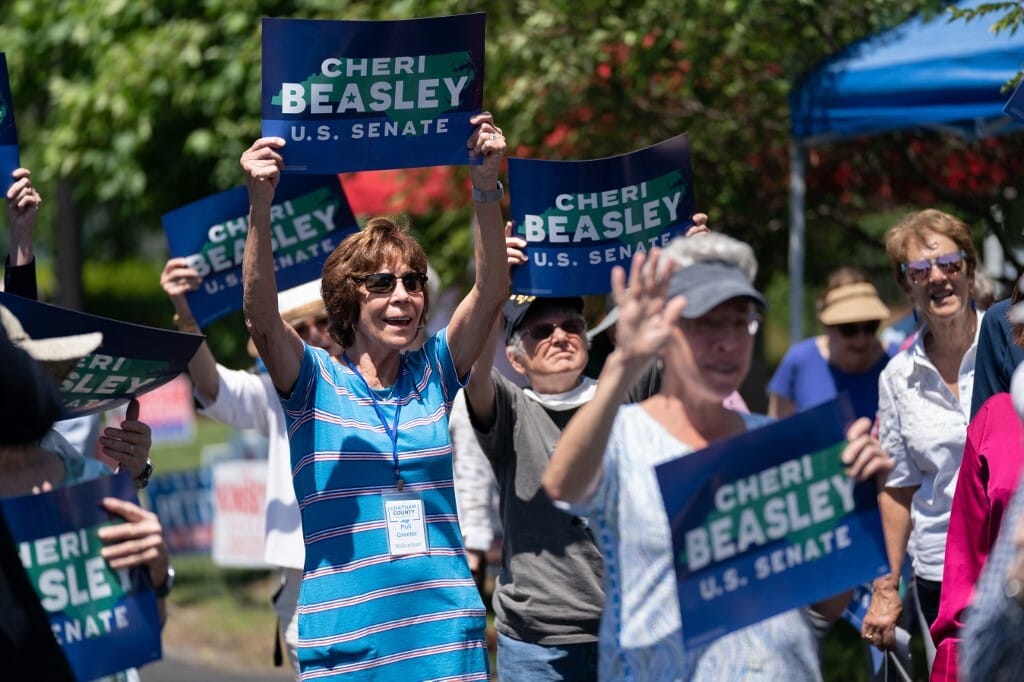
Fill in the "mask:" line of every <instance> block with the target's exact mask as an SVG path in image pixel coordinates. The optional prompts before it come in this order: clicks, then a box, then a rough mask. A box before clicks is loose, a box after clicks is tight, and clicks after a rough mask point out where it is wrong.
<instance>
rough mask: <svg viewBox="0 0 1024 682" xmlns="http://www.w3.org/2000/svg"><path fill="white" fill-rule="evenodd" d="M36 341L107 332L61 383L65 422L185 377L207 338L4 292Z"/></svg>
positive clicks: (4, 301) (1, 299)
mask: <svg viewBox="0 0 1024 682" xmlns="http://www.w3.org/2000/svg"><path fill="white" fill-rule="evenodd" d="M0 305H3V306H4V307H6V308H7V309H8V310H10V311H11V312H12V313H14V316H15V317H17V318H18V321H19V322H21V326H22V327H24V329H25V332H26V333H27V334H28V335H29V337H31V338H33V339H46V338H52V337H57V336H68V335H73V334H87V333H90V332H102V333H103V343H102V344H101V345H100V347H99V348H97V349H96V350H95V351H94V352H93V353H90V354H89V355H87V356H85V357H84V358H82V359H81V361H79V363H78V364H77V365H76V366H75V367H74V368H73V369H72V370H71V372H70V373H69V374H68V375H67V376H66V377H65V378H64V380H63V381H62V382H61V384H60V386H59V388H60V394H61V397H62V398H63V401H64V416H65V417H81V416H84V415H87V414H93V413H96V412H103V411H106V410H111V409H114V408H116V407H118V406H119V405H122V404H124V403H126V402H128V401H129V400H131V399H132V398H135V397H138V396H140V395H142V394H144V393H148V392H149V391H152V390H153V389H155V388H157V387H159V386H162V385H163V384H166V383H167V382H168V381H170V380H171V379H173V378H174V377H176V376H178V375H179V374H181V373H182V372H183V371H184V370H185V368H186V367H187V366H188V362H189V360H191V359H192V356H193V355H195V352H196V350H197V349H198V348H199V344H200V343H202V341H203V338H204V337H203V336H201V335H199V334H183V333H181V332H173V331H168V330H166V329H157V328H156V327H146V326H143V325H140V324H132V323H130V322H120V321H118V320H111V319H108V318H105V317H98V316H96V315H88V314H86V313H80V312H77V311H75V310H66V309H64V308H59V307H57V306H54V305H48V304H46V303H40V302H39V301H34V300H32V299H29V298H22V297H21V296H14V295H11V294H7V293H3V292H0Z"/></svg>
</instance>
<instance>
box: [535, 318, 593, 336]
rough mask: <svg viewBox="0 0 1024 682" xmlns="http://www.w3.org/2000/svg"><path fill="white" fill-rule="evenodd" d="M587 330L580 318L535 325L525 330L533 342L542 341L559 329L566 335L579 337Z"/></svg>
mask: <svg viewBox="0 0 1024 682" xmlns="http://www.w3.org/2000/svg"><path fill="white" fill-rule="evenodd" d="M586 328H587V323H586V321H584V320H583V319H582V318H579V317H570V318H569V319H567V320H562V321H561V322H541V323H540V324H535V325H533V326H532V327H530V328H529V329H527V330H526V333H527V334H529V335H530V338H531V339H533V340H534V341H543V340H544V339H546V338H548V337H549V336H551V335H552V334H554V333H555V329H561V330H562V331H564V332H565V333H566V334H575V335H576V336H581V335H582V334H583V332H584V331H585V330H586Z"/></svg>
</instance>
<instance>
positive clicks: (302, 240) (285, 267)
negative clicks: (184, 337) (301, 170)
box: [163, 175, 359, 327]
mask: <svg viewBox="0 0 1024 682" xmlns="http://www.w3.org/2000/svg"><path fill="white" fill-rule="evenodd" d="M270 222H271V227H270V231H271V244H272V245H273V247H274V269H275V270H276V271H277V286H278V289H280V290H281V291H283V290H285V289H290V288H292V287H295V286H298V285H300V284H305V283H306V282H310V281H312V280H314V279H316V278H317V277H319V276H320V273H321V271H322V270H323V267H324V261H325V260H327V256H329V255H330V254H331V252H332V251H333V250H334V248H335V247H336V246H337V245H338V244H340V243H341V240H343V239H344V238H345V237H347V236H348V235H350V234H352V233H353V232H356V231H358V229H359V226H358V225H357V224H356V219H355V216H353V215H352V210H351V209H350V208H349V205H348V199H347V198H346V197H345V192H344V191H343V190H342V188H341V185H340V184H339V181H338V177H337V176H336V175H322V176H321V175H284V176H282V177H281V182H280V183H279V184H278V186H277V191H276V192H275V193H274V204H273V206H271V207H270ZM163 225H164V232H165V233H166V235H167V244H168V246H169V247H170V252H171V255H172V256H178V257H183V258H185V260H187V261H188V264H189V266H190V267H192V268H193V269H195V270H196V272H198V273H199V276H200V277H202V278H203V283H202V285H201V286H200V287H199V289H198V290H196V291H192V292H189V293H188V294H186V295H185V297H186V298H187V299H188V304H189V307H190V308H191V309H192V315H193V316H194V317H195V318H196V323H197V324H198V325H199V326H200V327H205V326H206V325H207V324H209V323H210V322H213V321H214V320H217V319H219V318H221V317H223V316H225V315H227V314H228V313H231V312H234V311H236V310H241V309H242V255H243V253H244V252H245V236H246V233H247V232H248V229H249V194H248V192H247V191H246V189H245V187H234V188H232V189H229V190H227V191H225V192H220V193H219V194H214V195H213V196H209V197H206V198H205V199H200V200H199V201H196V202H193V203H191V204H188V205H187V206H183V207H181V208H179V209H177V210H174V211H171V212H170V213H166V214H164V216H163Z"/></svg>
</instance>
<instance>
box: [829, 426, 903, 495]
mask: <svg viewBox="0 0 1024 682" xmlns="http://www.w3.org/2000/svg"><path fill="white" fill-rule="evenodd" d="M846 440H847V444H846V447H845V448H843V452H842V453H841V454H840V455H839V458H840V459H841V460H842V462H843V464H844V465H845V466H846V473H847V475H848V476H850V477H851V478H855V479H857V480H858V481H866V480H867V479H869V478H871V477H872V476H876V477H877V479H878V485H879V487H880V488H881V486H883V485H884V484H885V479H886V477H887V476H888V475H889V472H890V471H892V468H893V461H892V458H891V457H889V455H888V454H887V453H886V452H885V450H883V449H882V445H881V443H879V442H878V439H877V438H875V437H874V436H873V435H871V420H870V419H868V418H867V417H861V418H860V419H858V420H857V421H855V422H853V423H852V424H850V428H848V429H847V430H846Z"/></svg>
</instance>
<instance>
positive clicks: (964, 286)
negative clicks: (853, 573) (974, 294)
mask: <svg viewBox="0 0 1024 682" xmlns="http://www.w3.org/2000/svg"><path fill="white" fill-rule="evenodd" d="M885 250H886V253H887V254H888V255H889V260H890V262H891V263H892V267H893V272H894V274H895V276H896V281H897V282H898V283H899V284H900V286H901V287H903V290H904V291H905V292H906V294H907V296H908V298H909V299H910V301H911V303H913V305H914V306H915V307H916V308H917V310H918V312H919V314H920V315H921V318H922V320H923V325H922V327H921V332H920V334H919V335H918V337H917V339H916V340H915V341H914V343H913V344H912V345H911V346H910V347H909V348H907V349H906V350H904V351H903V352H901V353H899V354H898V355H896V356H895V357H894V358H893V359H892V360H890V361H889V364H888V366H886V368H885V370H884V371H883V372H882V376H881V379H880V381H879V387H878V392H879V415H878V418H879V439H880V441H881V446H882V448H883V449H884V450H885V451H886V452H888V454H889V455H890V456H891V457H892V459H893V462H894V468H893V471H892V473H891V474H890V475H889V478H888V480H887V481H886V484H885V489H884V490H883V492H882V493H881V494H880V495H879V508H880V510H881V512H882V526H883V529H884V531H885V541H886V548H887V550H888V553H889V563H890V566H891V567H892V572H891V574H890V575H888V576H885V577H883V578H879V579H877V580H876V581H875V584H874V594H873V596H872V600H871V606H870V608H869V610H868V614H867V616H866V617H865V619H864V626H863V628H862V632H863V635H864V638H865V639H866V640H868V641H870V642H871V643H872V644H875V645H876V646H879V647H881V648H883V649H892V648H894V647H895V627H896V624H897V621H898V620H899V618H900V615H901V612H902V606H901V602H900V596H899V569H900V567H901V566H902V565H903V560H904V557H905V555H906V553H907V545H908V542H909V541H910V540H911V539H912V540H913V546H914V552H913V557H912V565H913V569H914V587H915V589H914V594H915V596H916V600H915V601H916V604H915V608H916V610H917V617H918V619H919V620H920V621H923V623H922V625H923V629H927V628H928V627H929V626H930V625H931V624H932V623H933V622H934V621H935V619H936V616H937V614H938V609H939V598H940V594H941V588H942V571H943V563H944V559H945V553H946V531H947V528H948V525H949V515H950V507H951V505H952V501H953V492H954V488H955V486H956V480H957V473H958V471H959V469H960V461H961V457H962V455H963V452H964V441H965V439H966V435H967V423H968V420H969V417H970V406H971V390H972V385H973V378H974V358H975V350H976V348H977V335H978V329H979V322H980V320H981V316H982V313H980V312H978V311H976V310H975V307H974V304H973V302H972V300H971V290H972V287H973V285H974V269H975V267H976V264H977V262H978V257H977V252H976V251H975V249H974V244H973V243H972V241H971V231H970V228H969V227H968V226H967V225H966V224H964V223H963V222H962V221H960V220H958V219H956V218H954V217H953V216H951V215H949V214H947V213H943V212H941V211H937V210H934V209H928V210H924V211H920V212H917V213H912V214H910V215H908V216H906V217H905V218H903V220H901V221H900V222H899V223H898V224H896V225H895V226H894V227H892V228H891V229H890V230H889V231H888V232H887V233H886V235H885ZM925 639H926V653H927V654H928V662H929V668H930V667H931V661H932V657H933V655H934V649H933V648H931V641H930V638H929V637H926V638H925Z"/></svg>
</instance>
